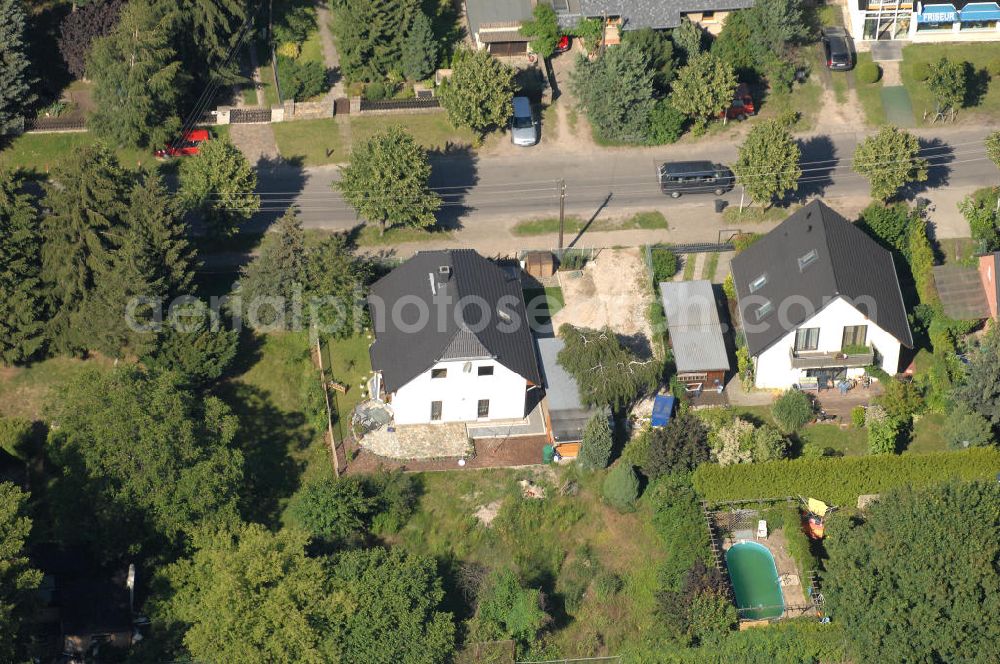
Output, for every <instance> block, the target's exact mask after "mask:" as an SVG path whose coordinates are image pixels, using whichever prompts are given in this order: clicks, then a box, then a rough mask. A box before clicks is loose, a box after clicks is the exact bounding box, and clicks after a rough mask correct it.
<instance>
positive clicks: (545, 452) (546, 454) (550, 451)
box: [542, 445, 556, 463]
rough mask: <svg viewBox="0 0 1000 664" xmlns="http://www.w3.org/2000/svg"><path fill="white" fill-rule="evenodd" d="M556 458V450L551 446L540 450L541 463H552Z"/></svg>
mask: <svg viewBox="0 0 1000 664" xmlns="http://www.w3.org/2000/svg"><path fill="white" fill-rule="evenodd" d="M555 456H556V448H555V447H554V446H553V445H546V446H545V447H543V448H542V463H552V459H554V458H555Z"/></svg>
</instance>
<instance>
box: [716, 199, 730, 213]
mask: <svg viewBox="0 0 1000 664" xmlns="http://www.w3.org/2000/svg"><path fill="white" fill-rule="evenodd" d="M727 205H729V202H728V201H724V200H722V199H721V198H716V199H715V213H716V214H722V211H723V210H725V209H726V206H727Z"/></svg>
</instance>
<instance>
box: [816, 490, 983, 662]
mask: <svg viewBox="0 0 1000 664" xmlns="http://www.w3.org/2000/svg"><path fill="white" fill-rule="evenodd" d="M998 505H1000V486H998V485H997V483H996V482H970V483H963V484H958V483H953V484H947V485H944V486H937V487H929V488H925V489H913V488H903V489H897V490H894V491H891V492H889V493H888V494H883V495H882V497H881V498H880V499H879V500H878V501H876V502H875V503H874V504H873V505H871V506H870V507H869V508H868V509H867V510H866V512H865V513H864V514H863V515H862V518H860V519H849V518H846V517H845V518H840V519H834V520H833V521H831V522H830V523H828V525H827V530H826V533H827V537H826V540H825V545H826V549H827V551H828V553H829V556H830V557H829V560H827V562H826V570H827V573H826V574H825V575H824V585H823V594H824V596H825V597H826V601H827V609H828V610H829V613H830V616H831V618H832V619H833V620H834V621H836V622H837V623H839V624H840V625H842V626H843V629H844V632H845V634H846V636H847V640H848V643H849V645H850V650H851V651H852V654H853V656H854V658H855V659H857V660H859V661H860V660H864V661H872V662H878V661H895V662H904V661H906V662H918V661H924V662H930V661H933V662H954V661H961V660H963V659H968V658H969V657H970V656H971V657H972V658H973V659H975V658H977V657H985V659H987V660H992V659H995V658H994V657H993V654H995V653H996V652H997V643H998V641H1000V626H998V623H997V622H996V621H995V620H989V619H985V616H993V615H997V614H998V613H1000V593H997V592H996V589H997V587H998V586H1000V572H998V569H997V566H996V565H994V564H991V563H989V562H984V561H993V560H997V559H998V558H1000V525H998V524H1000V520H998V518H997V506H998ZM889 606H895V607H905V610H896V611H887V610H886V607H889Z"/></svg>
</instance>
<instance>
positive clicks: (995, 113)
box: [899, 42, 1000, 126]
mask: <svg viewBox="0 0 1000 664" xmlns="http://www.w3.org/2000/svg"><path fill="white" fill-rule="evenodd" d="M941 58H947V59H948V60H951V61H952V62H967V63H969V65H970V71H969V74H970V75H969V77H968V85H967V90H966V95H965V104H964V108H963V109H961V110H960V111H959V112H958V117H957V123H958V124H968V125H971V124H978V123H980V122H982V121H983V120H986V119H996V118H998V117H1000V84H997V77H993V78H992V79H991V77H990V74H989V72H988V70H987V67H989V66H991V65H992V64H994V63H996V62H1000V43H996V42H975V43H969V44H913V45H910V46H906V47H904V48H903V62H902V63H901V64H900V68H899V73H900V76H901V77H902V79H903V85H904V86H905V87H906V91H907V92H909V93H910V100H911V101H912V102H913V114H914V116H915V117H916V120H917V125H918V126H929V125H930V124H931V120H933V113H934V109H935V108H936V106H935V103H934V95H933V94H931V91H930V89H929V88H928V86H927V82H926V81H918V80H917V79H916V77H915V76H914V68H915V67H916V66H917V63H919V62H924V63H927V64H929V65H934V64H936V63H937V62H938V61H939V60H941ZM925 112H927V113H928V114H929V115H928V117H927V119H926V120H923V119H922V118H921V116H922V115H923V114H924V113H925Z"/></svg>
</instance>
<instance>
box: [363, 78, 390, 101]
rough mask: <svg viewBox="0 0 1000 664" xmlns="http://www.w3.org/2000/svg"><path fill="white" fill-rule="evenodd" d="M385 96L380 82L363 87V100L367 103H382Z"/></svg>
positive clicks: (382, 84) (383, 84)
mask: <svg viewBox="0 0 1000 664" xmlns="http://www.w3.org/2000/svg"><path fill="white" fill-rule="evenodd" d="M387 96H388V95H387V94H386V89H385V83H383V82H382V81H373V82H372V83H369V84H368V85H366V86H365V99H367V100H368V101H382V100H383V99H385V98H386V97H387Z"/></svg>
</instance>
